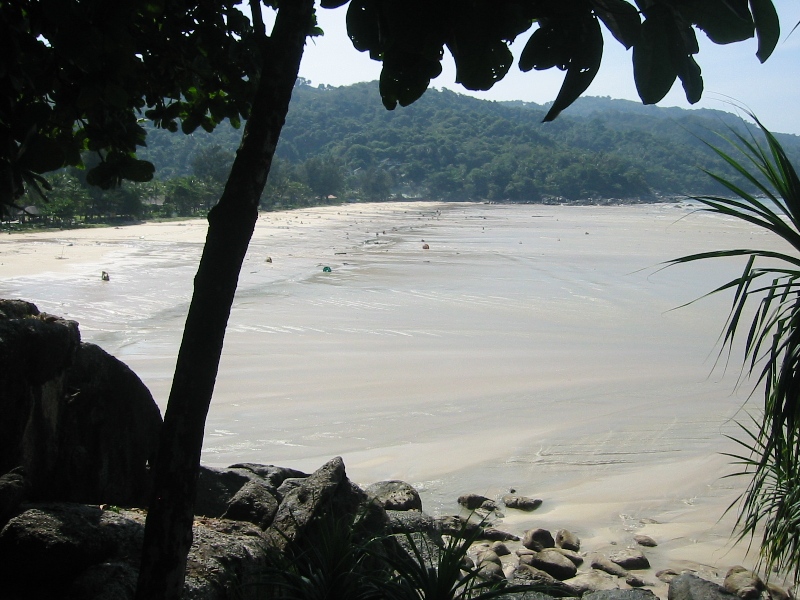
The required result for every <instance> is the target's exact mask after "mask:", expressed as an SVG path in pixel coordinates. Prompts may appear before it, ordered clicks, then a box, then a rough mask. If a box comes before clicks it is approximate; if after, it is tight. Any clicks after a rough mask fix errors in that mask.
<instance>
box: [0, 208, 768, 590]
mask: <svg viewBox="0 0 800 600" xmlns="http://www.w3.org/2000/svg"><path fill="white" fill-rule="evenodd" d="M696 208H697V207H693V206H692V205H690V204H688V203H672V204H648V205H631V206H603V207H601V206H542V205H496V204H480V203H433V202H425V203H418V202H416V203H411V202H393V203H381V204H354V205H343V206H327V207H319V208H310V209H305V210H295V211H284V212H273V213H262V215H261V216H260V218H259V221H258V224H257V227H256V231H255V234H254V237H253V240H252V243H251V246H250V250H249V252H248V254H247V257H246V260H245V264H244V267H243V269H242V273H241V277H240V285H239V289H238V292H237V297H236V300H235V303H234V307H233V311H232V314H231V318H230V322H229V327H228V332H227V336H226V341H225V349H224V353H223V358H222V363H221V365H220V372H219V377H218V380H217V386H216V389H215V393H214V398H213V401H212V405H211V410H210V412H209V415H208V420H207V428H206V436H205V443H204V449H203V462H204V463H205V464H207V465H211V466H227V465H230V464H233V463H238V462H260V463H267V464H276V465H281V466H290V467H295V468H299V469H303V470H305V471H311V470H314V469H316V468H317V467H319V466H320V465H322V464H323V463H324V462H325V461H327V460H328V459H330V458H331V457H333V456H342V457H343V458H344V461H345V465H346V466H347V470H348V475H349V476H350V478H351V479H353V480H354V481H355V482H357V483H360V484H369V483H372V482H374V481H379V480H385V479H402V480H404V481H407V482H409V483H411V484H412V485H414V486H415V487H417V489H419V490H420V493H421V496H422V499H423V506H424V508H425V509H426V511H428V512H431V513H437V514H446V513H452V512H454V511H456V510H457V506H456V498H457V497H458V496H459V495H460V494H464V493H469V492H474V493H479V494H483V495H486V496H489V497H492V498H494V497H499V496H500V495H502V494H503V493H506V492H507V491H508V490H509V488H512V487H513V488H514V489H516V490H517V492H518V493H520V494H523V495H527V496H533V497H538V498H541V499H542V500H543V505H542V507H541V508H539V509H538V510H537V511H535V512H533V513H521V512H518V511H514V510H510V509H509V510H504V511H503V512H504V517H503V518H502V520H501V521H500V522H499V523H498V524H497V527H499V528H501V529H506V530H509V531H513V532H515V533H518V534H519V533H521V531H523V530H524V529H527V528H531V527H544V528H552V529H557V528H562V527H564V528H567V529H570V530H572V531H574V532H575V533H576V534H577V535H578V536H579V537H580V538H581V539H582V540H583V542H584V547H587V548H588V547H591V549H593V550H603V549H604V548H605V549H607V548H612V547H614V546H617V547H620V546H622V547H624V546H626V545H628V544H630V543H631V540H632V536H633V534H634V533H644V534H647V535H650V536H652V537H653V538H655V539H656V540H657V541H658V543H659V546H658V548H656V549H653V550H652V551H650V550H648V556H650V557H651V563H652V564H653V568H654V569H661V568H667V567H670V568H675V569H680V568H695V569H698V570H700V571H701V573H706V574H713V573H718V572H720V571H721V572H722V574H723V575H724V571H725V570H726V569H727V568H728V567H729V566H731V565H735V564H745V565H748V566H752V565H753V564H754V563H755V557H754V556H752V555H751V556H750V557H745V550H746V545H743V544H740V545H738V546H732V545H731V543H730V541H729V539H730V537H729V536H730V531H731V527H732V524H733V516H734V515H733V513H728V514H727V515H726V516H724V517H723V513H724V511H725V508H726V507H727V506H728V505H729V504H730V503H731V502H732V501H733V500H734V499H735V498H736V496H737V495H738V494H739V493H741V491H742V490H743V489H744V487H745V485H746V480H745V479H743V478H728V479H723V478H722V476H723V475H725V474H727V473H731V472H732V471H734V470H735V467H731V466H730V465H729V463H730V462H731V459H730V458H729V457H726V456H723V454H722V453H724V452H735V451H737V447H736V445H735V444H734V443H733V442H731V441H730V440H729V439H727V438H726V437H725V436H726V435H734V436H735V435H738V434H737V431H738V427H737V425H736V421H737V420H738V421H742V422H746V421H748V416H747V414H748V410H757V408H758V406H759V399H760V396H759V393H758V391H756V393H755V394H753V396H752V398H749V396H750V392H751V391H752V389H753V382H748V381H747V380H742V381H741V382H740V385H739V386H737V381H739V380H740V375H741V349H740V347H738V346H737V347H736V348H734V352H733V354H732V355H731V358H730V361H729V362H728V364H727V368H726V364H725V363H726V361H725V357H723V360H722V362H721V363H717V356H718V352H719V346H718V339H719V335H720V332H721V331H722V329H723V326H724V325H725V319H726V316H727V313H728V309H729V304H730V301H731V296H730V295H719V296H718V297H710V298H706V299H703V300H700V301H698V302H694V303H692V301H693V300H695V299H697V298H699V297H700V296H702V295H703V294H705V293H707V292H709V291H710V290H712V289H714V288H716V287H717V286H719V285H721V284H723V283H725V282H727V281H728V280H730V279H732V278H733V277H735V276H737V275H738V274H739V273H740V272H741V269H742V268H743V266H744V261H742V260H720V261H716V260H715V261H705V262H704V263H702V264H701V263H698V264H693V265H684V266H677V267H671V268H668V269H662V268H661V265H662V264H663V263H664V261H668V260H670V259H673V258H676V257H679V256H682V255H685V254H691V253H694V252H703V251H709V250H718V249H725V248H740V247H754V246H755V247H767V248H776V249H782V248H781V247H780V246H777V245H776V244H777V242H774V241H773V240H770V239H769V238H768V236H766V235H765V234H764V233H762V232H760V231H757V230H756V229H755V228H754V227H752V226H750V225H748V224H745V223H741V222H737V221H735V220H731V219H727V218H723V217H719V216H714V215H709V214H706V213H698V212H696ZM205 231H206V222H205V221H204V220H191V221H185V222H167V223H145V224H139V225H132V226H125V227H107V228H95V229H84V230H65V231H51V232H42V233H25V234H5V233H4V234H0V297H4V298H20V299H25V300H29V301H32V302H34V303H35V304H37V306H38V307H39V309H40V310H42V311H45V312H49V313H52V314H56V315H62V316H65V317H67V318H70V319H74V320H76V321H78V322H79V323H80V328H81V334H82V337H83V339H84V341H89V342H93V343H97V344H99V345H100V346H102V347H103V348H104V349H106V350H107V351H108V352H110V353H111V354H113V355H115V356H116V357H118V358H119V359H120V360H122V361H123V362H125V363H126V364H128V365H129V366H130V367H131V368H132V369H133V370H134V371H135V372H136V373H137V374H138V375H139V376H140V377H141V378H142V380H143V381H144V382H145V384H146V385H147V386H148V387H149V388H150V390H151V392H152V393H153V396H154V397H155V399H156V401H157V402H158V404H159V406H160V407H161V409H162V412H163V410H164V408H165V404H166V399H167V396H168V394H169V386H170V378H171V374H172V371H173V369H174V364H175V357H176V355H177V350H178V346H179V343H180V336H181V332H182V327H183V320H184V318H185V315H186V310H187V307H188V302H189V299H190V297H191V290H192V278H193V276H194V273H195V271H196V267H197V262H198V260H199V257H200V253H201V251H202V245H203V241H204V238H205ZM425 244H427V245H428V248H427V249H424V248H423V246H424V245H425ZM324 267H329V268H330V272H326V271H325V270H324ZM102 271H106V272H107V273H108V274H109V281H102V280H101V272H102ZM687 303H689V304H687ZM715 363H716V367H715Z"/></svg>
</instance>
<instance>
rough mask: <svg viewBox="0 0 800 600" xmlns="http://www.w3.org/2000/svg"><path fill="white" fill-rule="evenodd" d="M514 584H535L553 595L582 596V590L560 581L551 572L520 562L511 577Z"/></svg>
mask: <svg viewBox="0 0 800 600" xmlns="http://www.w3.org/2000/svg"><path fill="white" fill-rule="evenodd" d="M511 584H512V585H535V586H537V588H539V589H540V590H545V589H546V590H547V593H548V594H549V595H551V596H557V597H561V596H580V595H581V592H579V591H578V590H577V589H575V588H573V587H572V586H570V585H569V584H567V583H565V582H563V581H559V580H558V579H556V578H555V577H553V576H552V575H550V574H549V573H545V572H544V571H542V570H540V569H537V568H536V567H531V566H530V565H525V564H520V565H519V566H518V567H517V568H516V570H515V571H514V574H513V576H512V578H511Z"/></svg>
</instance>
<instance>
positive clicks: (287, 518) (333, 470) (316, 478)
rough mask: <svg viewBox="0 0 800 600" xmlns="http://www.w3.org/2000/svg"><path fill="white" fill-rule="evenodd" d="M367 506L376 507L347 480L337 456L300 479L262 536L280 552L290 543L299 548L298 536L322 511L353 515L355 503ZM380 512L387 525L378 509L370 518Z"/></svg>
mask: <svg viewBox="0 0 800 600" xmlns="http://www.w3.org/2000/svg"><path fill="white" fill-rule="evenodd" d="M287 481H289V480H286V481H284V482H283V484H282V485H281V487H284V486H285V485H286V482H287ZM367 505H371V506H373V507H375V508H379V507H377V506H376V505H375V504H373V503H369V502H368V497H367V495H366V494H365V493H364V492H363V490H361V489H360V488H358V487H357V486H354V485H353V484H351V483H350V480H349V479H347V475H346V473H345V468H344V461H342V459H341V457H338V456H337V457H336V458H334V459H332V460H330V461H328V462H327V463H326V464H324V465H323V466H322V467H320V468H319V469H317V470H316V471H315V472H314V473H312V474H311V475H309V476H308V477H307V478H305V479H303V480H301V482H300V484H299V485H298V486H297V487H295V488H294V489H292V490H291V491H289V492H288V493H287V494H286V495H285V496H284V497H283V499H282V501H281V503H280V506H279V507H278V512H277V513H276V514H275V518H274V520H273V521H272V525H270V527H269V529H267V531H266V539H267V540H268V542H269V543H270V545H272V546H273V547H275V548H276V549H278V550H281V551H283V550H285V549H286V548H287V547H288V546H289V545H290V544H294V545H296V546H300V547H302V546H303V544H304V542H303V540H302V538H303V536H304V535H305V534H306V533H307V531H308V530H309V528H310V526H311V524H312V521H313V519H314V517H316V516H320V515H322V514H323V513H325V512H326V511H331V512H333V513H334V514H338V515H339V516H342V515H351V516H355V515H356V513H357V512H358V509H359V506H367ZM380 515H382V517H383V519H384V520H385V523H383V524H382V525H388V518H387V517H386V513H385V512H383V511H382V509H381V513H380V514H378V513H374V518H375V519H376V520H380ZM366 517H369V515H367V516H366ZM366 517H365V518H366ZM376 526H377V525H376Z"/></svg>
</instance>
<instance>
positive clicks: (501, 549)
mask: <svg viewBox="0 0 800 600" xmlns="http://www.w3.org/2000/svg"><path fill="white" fill-rule="evenodd" d="M491 549H492V550H493V551H494V553H495V554H497V556H508V555H509V554H511V550H509V549H508V546H506V545H505V544H504V543H503V542H494V543H493V544H492V545H491Z"/></svg>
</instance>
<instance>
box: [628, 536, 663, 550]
mask: <svg viewBox="0 0 800 600" xmlns="http://www.w3.org/2000/svg"><path fill="white" fill-rule="evenodd" d="M633 541H634V542H636V543H637V544H639V545H640V546H644V547H645V548H655V547H656V546H658V544H657V543H656V541H655V540H654V539H653V538H651V537H650V536H649V535H642V534H637V535H635V536H633Z"/></svg>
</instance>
